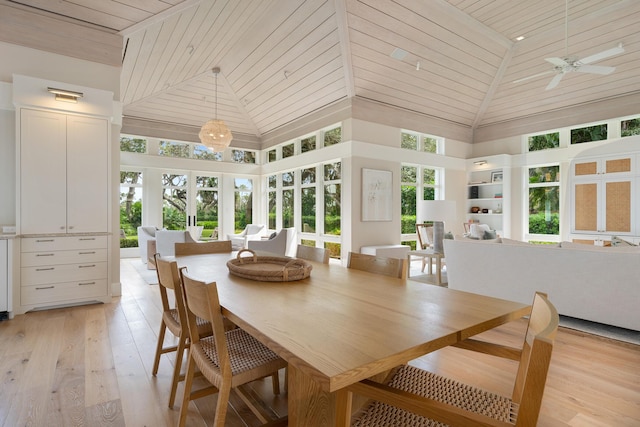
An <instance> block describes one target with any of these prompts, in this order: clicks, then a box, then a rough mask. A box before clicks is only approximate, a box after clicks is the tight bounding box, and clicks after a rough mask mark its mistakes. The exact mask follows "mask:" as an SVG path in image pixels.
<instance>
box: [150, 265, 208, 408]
mask: <svg viewBox="0 0 640 427" xmlns="http://www.w3.org/2000/svg"><path fill="white" fill-rule="evenodd" d="M154 260H155V263H156V273H157V275H158V288H159V289H160V299H161V301H162V318H161V320H160V332H159V333H158V344H157V345H156V355H155V359H154V361H153V371H152V374H153V376H156V375H157V373H158V366H159V364H160V355H162V354H165V353H169V352H173V351H176V362H175V366H174V368H173V377H172V380H171V393H170V395H169V408H173V403H174V401H175V397H176V389H177V388H178V383H179V382H180V381H181V380H182V376H181V375H180V369H181V367H182V356H183V354H184V350H185V349H186V348H187V347H189V331H188V330H187V328H186V326H185V322H184V321H182V319H186V311H185V307H184V298H183V296H182V293H181V291H180V289H181V288H180V287H179V282H180V274H179V272H178V265H177V264H176V263H175V262H169V261H167V260H164V259H162V258H161V257H160V255H159V254H155V255H154ZM169 293H171V294H173V295H172V296H173V298H172V299H173V301H174V305H173V306H171V305H170V303H169V295H168V294H169ZM196 324H197V326H198V333H199V334H200V335H202V336H208V335H211V334H212V333H213V332H212V328H211V323H209V322H207V321H205V320H203V319H198V321H197V322H196ZM167 329H169V331H170V332H171V333H172V334H173V335H175V336H176V337H177V338H178V344H177V345H172V346H168V347H164V338H165V333H166V331H167Z"/></svg>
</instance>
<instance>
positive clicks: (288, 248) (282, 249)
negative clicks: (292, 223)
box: [247, 228, 297, 257]
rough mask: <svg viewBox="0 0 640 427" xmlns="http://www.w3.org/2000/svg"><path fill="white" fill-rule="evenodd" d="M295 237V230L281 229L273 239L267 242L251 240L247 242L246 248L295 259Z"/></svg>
mask: <svg viewBox="0 0 640 427" xmlns="http://www.w3.org/2000/svg"><path fill="white" fill-rule="evenodd" d="M296 236H297V233H296V229H295V228H283V229H282V230H280V231H279V232H278V234H276V236H275V237H274V238H272V239H269V240H252V241H250V242H247V247H248V248H249V249H252V250H254V251H260V252H269V253H272V254H277V255H283V256H288V257H295V256H296V249H297V246H296V245H297V241H296Z"/></svg>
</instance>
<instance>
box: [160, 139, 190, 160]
mask: <svg viewBox="0 0 640 427" xmlns="http://www.w3.org/2000/svg"><path fill="white" fill-rule="evenodd" d="M158 155H160V156H166V157H183V158H187V159H188V158H189V143H187V142H175V141H160V151H159V152H158Z"/></svg>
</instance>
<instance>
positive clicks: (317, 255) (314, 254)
mask: <svg viewBox="0 0 640 427" xmlns="http://www.w3.org/2000/svg"><path fill="white" fill-rule="evenodd" d="M296 258H302V259H306V260H309V261H317V262H321V263H323V264H329V251H328V250H326V249H325V248H316V247H315V246H306V245H298V248H297V249H296Z"/></svg>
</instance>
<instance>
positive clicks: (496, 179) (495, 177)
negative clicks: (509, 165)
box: [491, 171, 502, 183]
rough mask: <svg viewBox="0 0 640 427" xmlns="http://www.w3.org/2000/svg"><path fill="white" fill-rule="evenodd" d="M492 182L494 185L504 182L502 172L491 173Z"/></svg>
mask: <svg viewBox="0 0 640 427" xmlns="http://www.w3.org/2000/svg"><path fill="white" fill-rule="evenodd" d="M491 182H492V183H500V182H502V171H493V172H491Z"/></svg>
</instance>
